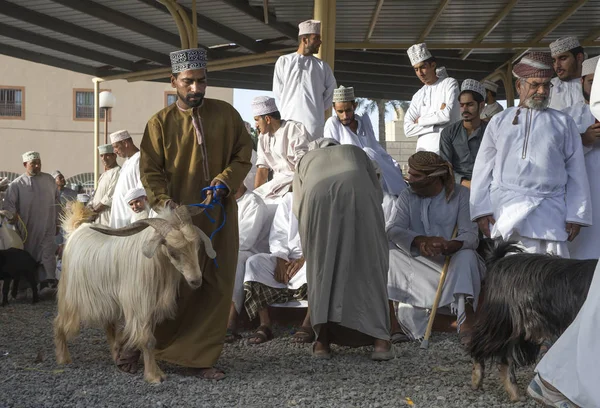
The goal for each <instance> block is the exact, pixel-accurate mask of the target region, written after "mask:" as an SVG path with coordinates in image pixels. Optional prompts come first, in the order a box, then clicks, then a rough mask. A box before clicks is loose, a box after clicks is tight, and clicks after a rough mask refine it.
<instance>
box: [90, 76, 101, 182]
mask: <svg viewBox="0 0 600 408" xmlns="http://www.w3.org/2000/svg"><path fill="white" fill-rule="evenodd" d="M92 81H93V82H94V190H95V189H96V188H98V178H99V177H100V158H99V157H98V139H99V138H100V106H99V105H100V82H102V79H101V78H94V79H92Z"/></svg>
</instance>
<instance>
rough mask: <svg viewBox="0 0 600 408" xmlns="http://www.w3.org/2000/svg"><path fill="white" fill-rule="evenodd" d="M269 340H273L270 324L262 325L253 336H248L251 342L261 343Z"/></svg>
mask: <svg viewBox="0 0 600 408" xmlns="http://www.w3.org/2000/svg"><path fill="white" fill-rule="evenodd" d="M269 340H273V332H272V331H271V329H270V328H269V327H268V326H264V325H260V326H258V329H256V330H255V331H254V333H253V334H252V336H250V337H249V338H248V343H250V344H261V343H266V342H267V341H269Z"/></svg>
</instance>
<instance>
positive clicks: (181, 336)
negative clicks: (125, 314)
mask: <svg viewBox="0 0 600 408" xmlns="http://www.w3.org/2000/svg"><path fill="white" fill-rule="evenodd" d="M171 63H172V67H173V70H172V72H173V75H172V77H171V85H172V86H173V88H176V89H177V95H178V99H177V103H174V104H172V105H170V106H168V107H166V108H164V109H162V110H161V111H159V112H158V113H157V114H156V115H154V116H153V117H152V118H150V120H149V121H148V124H147V125H146V130H145V131H144V136H143V138H142V142H141V144H140V151H141V156H140V177H141V180H142V184H143V185H144V188H145V189H146V192H147V193H148V200H149V202H150V205H151V206H152V208H153V209H154V210H155V211H160V210H161V209H162V208H164V207H165V206H170V207H173V208H174V207H177V206H178V205H187V204H195V203H200V202H202V201H203V200H202V198H201V190H202V189H203V188H204V187H208V186H222V187H225V188H224V189H219V190H217V192H216V193H215V194H216V195H217V197H219V198H220V199H221V201H222V203H223V205H224V207H225V214H223V211H222V209H221V208H220V207H219V206H215V208H214V209H211V210H209V212H210V214H211V216H212V217H213V218H215V220H216V222H215V224H213V223H211V222H210V221H209V219H208V217H207V216H206V215H205V214H200V215H198V216H196V217H194V219H193V221H194V224H195V225H196V226H197V227H199V228H200V229H202V230H203V231H204V232H205V233H206V234H208V235H210V234H211V232H212V231H213V230H214V229H215V228H217V227H218V226H219V225H221V223H222V222H223V219H224V218H225V216H226V222H225V225H224V227H223V229H222V230H220V231H219V232H218V233H217V234H216V235H215V237H214V239H213V247H214V249H215V250H216V251H217V261H218V266H216V265H215V263H214V262H213V260H212V259H210V258H208V257H207V256H206V254H205V253H204V250H203V249H202V250H201V251H200V252H199V254H198V256H199V259H200V267H201V268H202V271H203V283H202V286H201V287H200V288H199V289H197V290H192V289H190V287H189V286H188V285H187V284H186V283H185V282H182V284H181V287H180V289H179V298H178V305H177V306H178V309H177V316H176V318H175V319H174V320H167V321H165V322H163V323H162V324H160V325H159V326H158V327H157V328H156V331H155V335H156V340H157V345H156V348H157V350H158V353H157V358H158V359H160V360H164V361H168V362H170V363H173V364H177V365H181V366H185V367H190V368H194V369H198V370H194V371H195V372H196V371H197V372H198V373H199V375H200V377H201V378H204V379H214V380H220V379H222V378H224V377H225V374H224V373H223V372H222V371H220V370H218V369H216V368H214V367H213V366H214V364H215V363H216V361H217V359H218V358H219V355H220V354H221V350H222V348H223V342H224V340H225V333H226V328H227V318H228V313H229V306H230V304H231V296H232V293H233V284H234V278H235V270H236V265H237V256H238V245H239V243H238V222H237V205H236V200H235V198H234V195H235V192H236V189H237V188H238V186H240V185H241V184H242V181H243V180H244V177H245V176H246V174H247V173H248V171H249V170H250V167H251V162H250V158H251V151H252V140H251V138H250V136H249V135H248V132H247V131H246V127H245V126H244V122H243V121H242V119H241V117H240V115H239V114H238V112H237V111H236V110H235V109H234V108H233V107H232V106H231V105H229V104H228V103H226V102H223V101H218V100H213V99H204V93H205V90H206V68H205V67H206V51H205V50H202V49H190V50H182V51H176V52H173V53H171Z"/></svg>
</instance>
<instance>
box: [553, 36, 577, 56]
mask: <svg viewBox="0 0 600 408" xmlns="http://www.w3.org/2000/svg"><path fill="white" fill-rule="evenodd" d="M577 47H580V44H579V40H578V39H577V37H572V36H570V37H561V38H559V39H558V40H556V41H554V42H551V43H550V54H552V56H553V57H556V56H557V55H558V54H562V53H563V52H567V51H570V50H572V49H573V48H577Z"/></svg>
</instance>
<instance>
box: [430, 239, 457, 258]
mask: <svg viewBox="0 0 600 408" xmlns="http://www.w3.org/2000/svg"><path fill="white" fill-rule="evenodd" d="M433 245H434V247H436V246H437V245H439V244H433ZM462 246H463V243H462V242H461V241H445V242H444V243H443V244H442V245H441V250H442V255H453V254H455V253H456V252H458V251H459V250H460V249H461V248H462Z"/></svg>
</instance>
